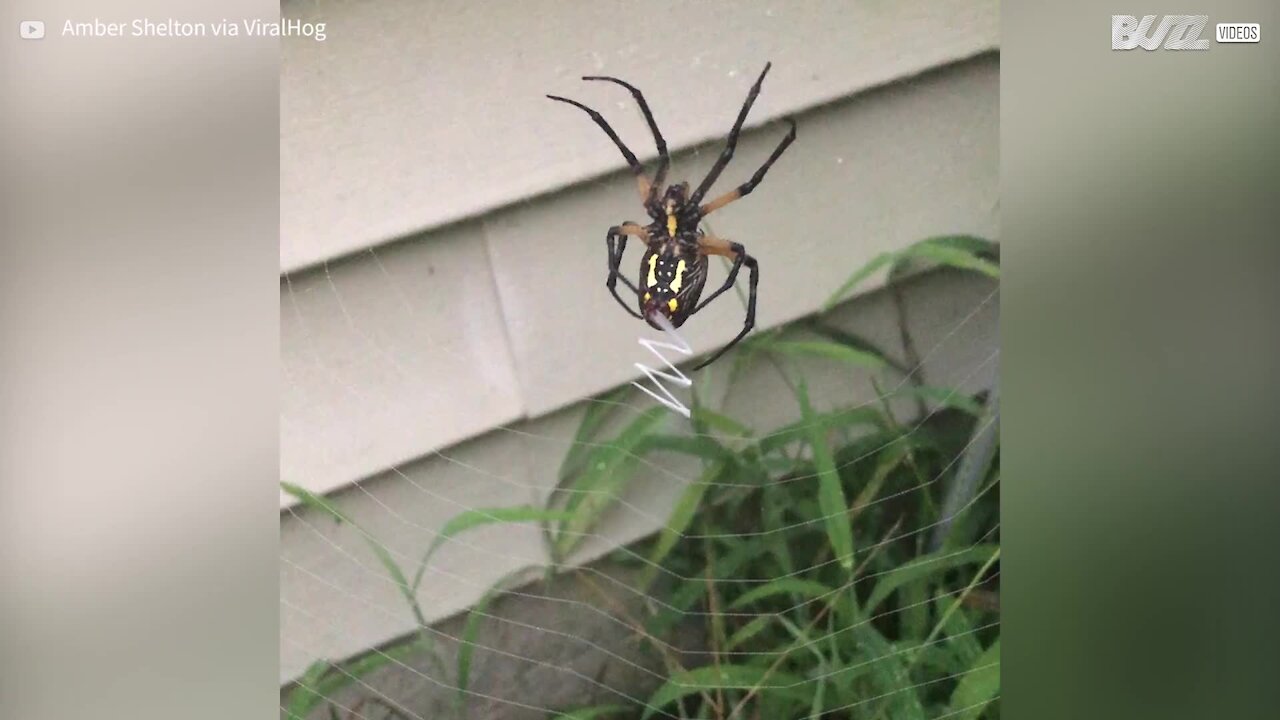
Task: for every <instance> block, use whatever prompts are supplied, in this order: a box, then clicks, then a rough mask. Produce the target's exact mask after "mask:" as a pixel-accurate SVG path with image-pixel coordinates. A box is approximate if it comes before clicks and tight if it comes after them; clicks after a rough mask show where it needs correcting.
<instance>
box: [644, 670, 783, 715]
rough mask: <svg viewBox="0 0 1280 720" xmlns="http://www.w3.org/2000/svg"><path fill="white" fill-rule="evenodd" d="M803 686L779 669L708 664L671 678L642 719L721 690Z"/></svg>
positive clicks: (659, 691) (654, 695) (653, 696)
mask: <svg viewBox="0 0 1280 720" xmlns="http://www.w3.org/2000/svg"><path fill="white" fill-rule="evenodd" d="M803 685H804V681H803V680H802V679H801V678H799V677H796V676H795V675H791V674H789V673H785V672H780V671H776V670H775V671H773V672H769V668H767V667H757V666H754V665H718V666H717V665H707V666H704V667H700V668H694V669H693V670H686V671H684V672H678V673H676V674H674V675H672V676H671V677H670V678H668V679H667V681H666V683H664V684H663V685H662V687H660V688H658V689H657V691H656V692H654V693H653V695H652V696H650V698H649V707H647V708H645V711H644V714H643V715H641V716H640V717H641V720H644V719H645V718H650V717H653V715H654V714H655V713H657V712H658V711H659V710H660V709H662V708H663V707H664V706H666V705H669V704H671V703H673V702H675V701H676V700H679V699H680V698H682V697H686V696H688V695H696V694H698V693H701V692H703V691H708V690H716V689H718V688H723V689H742V690H749V689H751V688H754V687H757V686H762V687H770V688H785V689H792V688H796V689H798V688H801V687H802V686H803ZM806 695H807V693H806ZM806 702H807V700H806Z"/></svg>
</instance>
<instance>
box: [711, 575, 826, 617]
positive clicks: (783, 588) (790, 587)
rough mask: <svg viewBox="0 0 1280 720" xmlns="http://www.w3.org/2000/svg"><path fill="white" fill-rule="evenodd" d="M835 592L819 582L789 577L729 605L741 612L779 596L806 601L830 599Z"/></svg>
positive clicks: (753, 591)
mask: <svg viewBox="0 0 1280 720" xmlns="http://www.w3.org/2000/svg"><path fill="white" fill-rule="evenodd" d="M834 592H835V590H833V589H832V588H830V587H827V586H826V585H824V584H822V583H820V582H818V581H817V580H806V579H805V578H799V577H787V578H781V579H779V580H774V581H773V582H771V583H766V584H764V585H761V586H759V587H757V588H755V589H754V590H751V591H750V592H747V593H743V594H742V595H741V596H740V597H739V598H738V599H736V600H734V601H733V602H732V603H730V604H729V609H730V610H740V609H742V608H744V607H747V606H749V605H751V604H752V603H756V602H759V601H761V600H764V599H766V598H771V597H775V596H777V595H787V596H789V597H794V598H804V599H806V600H817V599H819V598H822V597H829V596H830V595H832V594H833V593H834Z"/></svg>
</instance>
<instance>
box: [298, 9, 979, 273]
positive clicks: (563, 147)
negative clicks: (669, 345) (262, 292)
mask: <svg viewBox="0 0 1280 720" xmlns="http://www.w3.org/2000/svg"><path fill="white" fill-rule="evenodd" d="M998 12H999V3H997V2H996V1H995V0H917V1H913V2H865V3H845V2H839V3H837V2H824V3H804V4H801V3H792V4H788V3H778V2H765V1H751V2H741V1H737V0H715V1H712V0H707V1H705V2H696V3H688V2H675V1H674V0H660V1H658V2H646V3H633V2H627V3H622V2H617V3H614V2H604V3H602V2H592V1H591V0H537V1H535V2H525V3H477V2H471V1H470V0H434V1H432V2H420V1H419V0H380V1H379V2H366V3H351V2H339V1H338V0H307V2H300V1H298V0H293V1H290V2H286V3H285V5H284V14H285V15H287V16H289V17H291V18H300V19H303V20H308V21H315V22H321V21H323V22H325V23H326V34H327V36H328V37H327V39H326V40H325V41H324V42H315V41H313V40H311V39H308V38H283V39H282V42H281V47H282V77H281V102H280V116H281V117H280V121H281V138H280V145H281V149H280V153H281V156H280V157H281V163H280V165H281V167H280V172H281V223H280V232H281V245H280V264H281V268H282V270H283V271H296V270H299V269H301V268H304V267H309V266H312V265H315V264H318V263H320V262H321V261H323V260H327V259H333V258H335V257H339V256H342V255H347V254H351V253H354V252H357V251H359V250H361V249H364V248H366V247H370V246H373V245H377V244H379V243H383V242H386V241H389V240H391V239H395V238H401V237H404V236H407V235H410V234H413V233H417V232H421V231H424V230H426V229H430V228H434V227H438V226H440V225H443V224H447V223H450V222H454V221H457V220H459V219H463V218H468V217H474V216H477V215H479V214H481V213H483V212H486V211H489V210H492V209H494V208H498V207H502V206H505V205H509V204H512V203H516V202H519V201H521V200H524V199H526V198H528V197H531V196H535V195H539V194H542V193H545V192H548V191H550V190H555V189H558V188H562V187H566V186H568V185H571V184H573V183H577V182H581V181H583V180H585V179H588V178H591V177H596V176H599V175H601V174H603V173H607V172H609V171H611V170H614V169H617V168H618V167H620V166H621V165H622V160H621V158H620V156H619V155H618V153H617V151H616V150H615V149H614V148H613V147H612V146H611V145H610V144H609V143H608V141H607V140H605V138H604V137H603V135H601V134H600V133H599V131H598V130H597V129H596V128H595V127H593V126H592V125H591V124H590V122H589V120H588V119H587V118H586V117H585V116H583V115H582V114H580V113H578V112H577V111H574V110H573V109H572V108H568V107H564V106H557V105H553V104H552V103H550V102H549V101H547V100H546V99H545V98H544V97H543V95H544V94H545V93H548V92H552V93H557V94H566V95H570V96H572V97H575V98H578V99H581V100H583V101H585V102H588V103H590V104H593V105H595V106H596V107H598V108H599V109H601V110H602V111H603V112H605V113H606V114H607V115H608V116H609V118H610V119H611V121H612V122H614V124H615V126H616V127H617V129H618V131H619V132H620V133H621V134H622V135H623V136H624V137H625V138H627V139H628V141H629V142H630V143H631V144H632V145H633V147H634V149H635V151H636V152H637V154H638V155H640V156H641V157H642V158H647V157H651V156H652V155H653V152H654V151H653V149H652V145H651V143H650V141H648V140H647V138H648V137H649V136H648V131H647V130H646V129H645V126H644V125H643V122H642V120H641V119H640V117H639V114H638V113H637V112H636V111H635V109H634V108H633V107H632V106H631V105H630V103H629V96H627V95H626V93H625V92H622V91H621V89H620V88H617V87H614V86H610V85H607V84H604V83H582V82H580V81H579V80H578V77H579V76H581V75H586V74H595V73H600V74H613V75H618V76H621V77H623V78H626V79H629V80H631V81H633V82H635V83H636V84H638V85H640V86H641V87H642V89H644V90H645V91H646V93H647V94H648V96H649V99H650V101H651V103H652V104H653V106H654V108H655V112H656V113H657V115H658V119H659V121H660V123H661V125H662V127H663V128H664V131H665V133H666V136H667V139H668V142H669V143H670V144H671V146H672V147H673V148H687V147H691V146H694V145H697V144H700V143H703V142H706V141H708V140H710V139H712V138H716V137H719V136H721V135H723V134H724V132H725V130H726V128H727V126H728V125H729V124H730V123H731V122H732V119H733V117H734V116H735V114H736V111H737V107H738V106H739V105H740V103H741V102H742V98H743V96H744V95H745V93H746V89H747V87H749V86H750V84H751V82H752V80H753V79H754V76H755V74H756V73H758V72H759V70H760V68H761V67H762V66H763V65H764V62H765V61H766V60H772V61H773V62H774V65H775V67H774V70H773V72H772V74H771V75H770V78H769V80H768V82H767V83H766V88H765V91H764V92H763V93H762V94H761V96H760V100H759V102H758V103H757V105H756V108H755V111H754V112H753V115H752V118H751V124H752V125H759V124H761V123H765V122H767V121H769V120H771V119H775V118H777V117H780V116H782V115H784V114H788V113H794V112H797V111H799V110H802V109H805V108H810V107H814V106H816V105H820V104H823V103H827V102H831V101H833V100H836V99H839V98H842V97H846V96H849V95H851V94H853V93H857V92H859V91H862V90H865V89H867V88H869V87H874V86H877V85H881V84H884V83H888V82H891V81H894V80H897V79H900V78H904V77H908V76H911V75H914V74H917V73H920V72H924V71H926V70H929V69H931V68H935V67H939V66H941V65H944V64H947V63H950V62H953V61H956V60H959V59H963V58H968V57H972V56H974V55H976V54H979V53H981V52H984V51H987V50H990V49H993V48H995V47H996V46H997V42H998ZM672 23H675V24H677V25H678V26H679V28H680V31H679V32H662V31H661V29H662V28H663V27H664V26H666V25H668V24H672ZM712 37H714V38H715V42H714V43H694V44H690V42H689V41H690V38H712Z"/></svg>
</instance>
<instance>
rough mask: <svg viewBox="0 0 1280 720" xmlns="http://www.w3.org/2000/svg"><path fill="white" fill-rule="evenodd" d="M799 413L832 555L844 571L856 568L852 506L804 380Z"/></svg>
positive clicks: (800, 391) (801, 387)
mask: <svg viewBox="0 0 1280 720" xmlns="http://www.w3.org/2000/svg"><path fill="white" fill-rule="evenodd" d="M799 395H800V413H801V416H802V417H803V419H804V420H805V421H806V422H807V423H809V446H810V447H811V448H813V461H814V465H815V466H816V468H817V470H818V508H819V509H820V511H821V512H822V516H823V522H824V524H825V526H826V530H827V539H828V540H830V541H831V553H832V555H834V556H835V558H836V560H838V561H839V563H840V566H841V567H843V568H844V569H845V570H852V569H853V528H852V527H851V526H850V524H849V517H848V512H849V505H848V503H847V502H846V500H845V497H844V488H843V486H842V485H841V484H840V474H839V473H837V472H836V464H835V461H834V460H833V459H832V457H831V446H830V445H828V444H827V437H826V434H827V430H828V428H827V426H826V425H825V424H823V423H821V422H818V419H817V416H816V415H815V414H814V412H813V408H812V407H810V405H809V391H808V389H807V388H806V387H805V384H804V382H803V381H802V382H801V383H800V386H799Z"/></svg>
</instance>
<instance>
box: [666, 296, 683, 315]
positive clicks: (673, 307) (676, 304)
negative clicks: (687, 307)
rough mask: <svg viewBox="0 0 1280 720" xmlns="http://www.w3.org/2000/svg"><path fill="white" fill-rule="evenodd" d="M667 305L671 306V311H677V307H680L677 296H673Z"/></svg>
mask: <svg viewBox="0 0 1280 720" xmlns="http://www.w3.org/2000/svg"><path fill="white" fill-rule="evenodd" d="M667 307H669V308H671V312H675V311H676V308H678V307H680V303H678V302H676V299H675V298H671V299H670V300H668V301H667Z"/></svg>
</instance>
